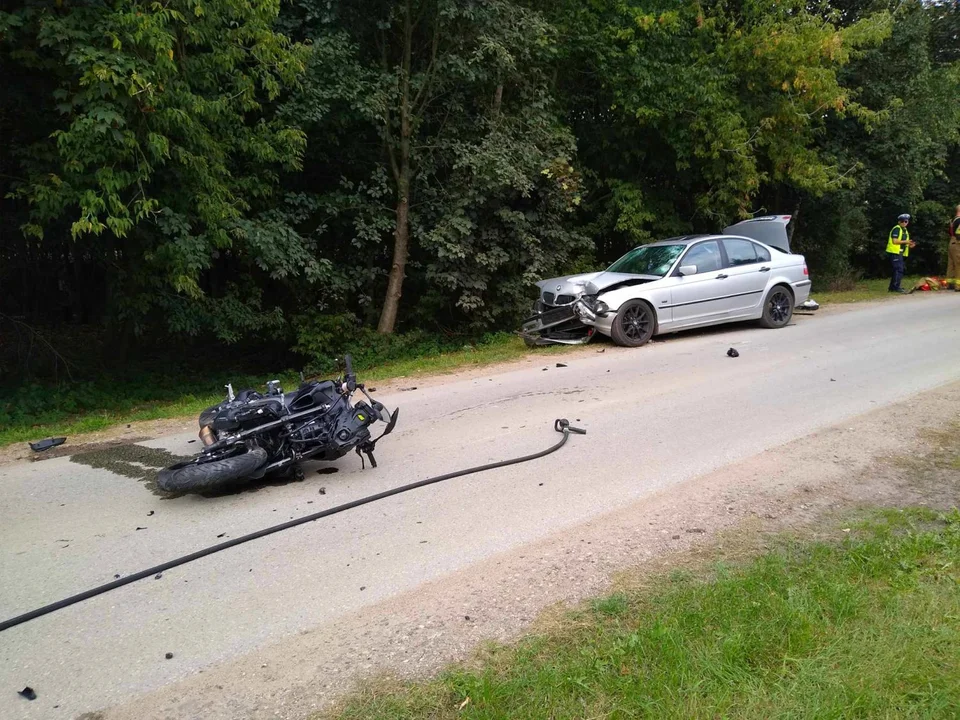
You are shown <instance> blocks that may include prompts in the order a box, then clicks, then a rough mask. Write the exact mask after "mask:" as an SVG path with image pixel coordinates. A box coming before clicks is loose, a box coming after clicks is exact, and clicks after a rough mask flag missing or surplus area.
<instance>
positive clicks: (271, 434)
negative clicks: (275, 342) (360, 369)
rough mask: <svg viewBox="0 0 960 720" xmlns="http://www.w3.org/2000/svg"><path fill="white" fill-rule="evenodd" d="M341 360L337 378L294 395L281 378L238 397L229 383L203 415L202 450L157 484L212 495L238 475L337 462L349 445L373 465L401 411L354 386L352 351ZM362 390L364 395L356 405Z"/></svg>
mask: <svg viewBox="0 0 960 720" xmlns="http://www.w3.org/2000/svg"><path fill="white" fill-rule="evenodd" d="M344 364H345V368H344V372H343V373H342V374H341V376H340V377H339V378H338V379H337V380H336V381H331V380H325V381H316V380H314V381H310V382H301V385H300V387H299V388H298V389H297V390H294V391H292V392H286V393H285V392H284V391H283V389H282V388H281V387H280V383H279V381H277V380H272V381H270V382H268V383H267V391H266V394H260V393H258V392H255V391H254V390H243V391H241V392H239V393H237V394H236V395H234V392H233V387H232V386H231V385H227V386H226V387H227V397H226V398H225V399H224V401H223V402H221V403H220V404H219V405H215V406H213V407H210V408H207V409H206V410H204V411H203V412H202V413H201V414H200V419H199V424H200V439H201V440H202V441H203V444H204V448H203V450H202V451H201V452H200V454H199V455H197V457H195V458H193V459H192V460H188V461H186V462H181V463H177V464H176V465H172V466H170V467H168V468H166V469H164V470H161V471H160V472H159V473H158V474H157V486H158V487H159V488H160V489H161V490H163V491H164V492H214V491H218V490H221V489H223V488H226V487H230V486H234V485H236V484H237V483H238V482H239V481H241V480H257V479H259V478H262V477H264V476H265V475H267V474H270V473H277V472H281V471H291V470H293V471H298V470H299V463H300V462H301V461H303V460H306V459H308V458H312V459H315V460H322V461H327V462H329V461H332V460H336V459H338V458H341V457H343V456H344V455H346V454H347V453H348V452H350V451H351V450H353V451H355V452H356V453H357V455H359V456H360V459H361V462H362V461H363V456H364V455H366V457H367V458H369V460H370V464H371V465H372V466H373V467H376V466H377V461H376V458H374V455H373V452H374V450H375V449H376V445H377V442H378V441H379V440H380V439H381V438H382V437H384V436H385V435H389V434H390V433H391V432H393V429H394V427H395V426H396V424H397V417H398V415H399V412H400V411H399V410H395V411H394V412H393V414H390V413H389V412H388V411H387V409H386V407H384V406H383V404H382V403H380V402H378V401H376V400H374V399H373V398H372V397H370V395H369V394H368V393H367V391H366V389H365V388H364V386H363V385H362V384H359V383H357V376H356V374H354V372H353V365H352V362H351V359H350V356H349V355H348V356H347V357H346V358H345V360H344ZM357 391H359V392H360V394H362V395H363V398H364V399H359V400H356V402H355V401H354V399H355V398H354V396H355V393H356V392H357ZM378 420H379V421H381V422H383V423H385V424H386V428H385V429H384V431H383V432H382V433H381V434H380V435H379V437H377V438H376V439H373V438H372V436H371V433H370V426H371V425H373V424H374V423H375V422H377V421H378ZM364 466H366V463H364Z"/></svg>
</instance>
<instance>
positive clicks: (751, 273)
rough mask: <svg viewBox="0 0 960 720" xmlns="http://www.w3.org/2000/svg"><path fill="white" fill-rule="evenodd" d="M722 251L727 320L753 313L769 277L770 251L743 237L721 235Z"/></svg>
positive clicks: (760, 300)
mask: <svg viewBox="0 0 960 720" xmlns="http://www.w3.org/2000/svg"><path fill="white" fill-rule="evenodd" d="M723 249H724V250H725V251H726V258H727V263H726V268H725V269H724V272H725V273H726V274H727V275H728V276H729V277H728V278H727V288H728V292H727V299H726V301H725V307H726V309H727V311H728V312H729V313H730V319H731V320H732V319H734V318H745V317H751V316H755V315H756V314H757V311H758V309H759V307H760V304H761V303H762V302H763V292H764V290H766V287H767V279H768V278H769V277H770V267H771V265H770V253H769V251H768V250H767V249H766V248H765V247H763V246H761V245H757V244H756V243H755V242H752V241H750V240H747V239H746V238H723Z"/></svg>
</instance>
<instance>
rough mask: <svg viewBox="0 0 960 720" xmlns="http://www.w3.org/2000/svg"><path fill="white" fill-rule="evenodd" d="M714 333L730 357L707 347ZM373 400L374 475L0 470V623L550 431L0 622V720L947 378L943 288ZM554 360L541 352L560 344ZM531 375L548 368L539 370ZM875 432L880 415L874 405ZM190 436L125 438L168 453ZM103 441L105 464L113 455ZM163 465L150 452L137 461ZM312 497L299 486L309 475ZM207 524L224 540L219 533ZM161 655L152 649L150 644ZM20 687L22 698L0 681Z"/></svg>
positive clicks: (408, 580) (136, 683)
mask: <svg viewBox="0 0 960 720" xmlns="http://www.w3.org/2000/svg"><path fill="white" fill-rule="evenodd" d="M730 346H735V347H737V348H738V349H739V351H740V357H739V358H737V359H731V358H728V357H726V354H725V353H726V350H727V348H728V347H730ZM596 349H597V350H600V349H604V352H602V353H600V352H593V351H588V352H587V353H585V354H583V355H580V356H576V357H573V358H571V359H569V360H564V362H567V363H568V367H564V368H557V367H555V366H554V363H555V360H551V361H549V362H548V363H545V362H544V360H543V359H542V358H540V359H535V360H533V361H532V362H530V363H528V364H526V365H525V367H522V368H519V369H514V370H510V371H508V372H505V373H501V374H497V375H494V376H492V377H490V378H470V379H460V380H455V381H452V382H449V383H446V384H439V385H435V386H431V387H424V388H422V389H419V390H416V391H410V392H402V393H397V394H396V395H393V396H390V397H381V398H380V399H381V400H383V401H384V402H385V403H386V404H387V405H388V406H389V407H391V408H392V407H395V406H397V405H399V406H400V407H401V422H400V425H399V426H398V429H397V432H396V433H395V434H394V435H393V436H391V437H390V438H389V439H388V440H385V441H384V442H383V443H382V444H381V447H380V450H379V452H378V461H379V463H380V467H379V468H377V469H376V470H371V469H369V468H368V469H367V470H366V471H362V470H361V469H360V461H359V459H358V458H357V457H356V456H353V455H352V456H349V457H347V458H344V459H343V460H341V461H339V462H338V463H336V466H337V467H338V468H339V471H338V472H337V473H336V474H328V475H319V474H317V473H316V468H317V467H319V466H318V465H311V466H309V467H308V473H307V479H306V481H305V482H302V483H290V484H286V485H282V486H266V487H260V488H257V489H256V490H255V491H248V492H242V493H239V494H235V495H229V496H224V497H219V498H200V497H183V498H178V499H174V500H164V499H161V498H159V497H158V496H156V495H155V494H153V493H152V492H151V491H150V489H149V488H148V486H147V485H146V484H145V483H144V482H142V481H141V480H138V479H137V475H138V474H140V475H144V474H146V473H145V472H143V465H142V464H141V465H138V464H137V463H138V462H139V463H143V462H144V461H145V459H146V461H147V463H148V464H149V462H150V461H155V460H156V457H152V458H151V457H148V456H142V457H141V456H135V455H134V456H131V455H130V454H129V453H128V454H127V455H122V454H115V455H109V454H108V455H106V456H104V457H101V458H100V459H99V460H97V461H95V462H94V464H95V465H96V464H100V465H104V464H106V465H108V466H109V467H112V468H114V469H116V470H120V471H122V473H123V474H120V473H118V472H111V471H109V470H107V469H104V468H103V467H100V468H98V467H93V466H91V465H90V464H89V463H90V461H89V460H88V461H87V463H86V464H84V463H82V462H77V461H75V460H72V459H70V458H58V459H51V460H47V461H43V462H37V463H19V464H15V465H8V466H5V467H0V617H3V618H8V617H11V616H13V615H17V614H19V613H21V612H24V611H27V610H30V609H32V608H34V607H37V606H40V605H43V604H46V603H49V602H52V601H54V600H57V599H60V598H62V597H65V596H67V595H71V594H73V593H75V592H78V591H80V590H84V589H87V588H89V587H92V586H95V585H98V584H101V583H103V582H107V581H109V580H111V579H113V577H114V576H115V574H121V575H122V574H127V573H130V572H133V571H135V570H139V569H141V568H144V567H148V566H151V565H154V564H156V563H159V562H161V561H163V560H166V559H169V558H171V557H174V556H178V555H181V554H184V553H188V552H191V551H193V550H195V549H198V548H201V547H204V546H207V545H210V544H213V543H216V542H219V541H221V540H222V539H224V538H226V537H236V536H237V535H240V534H243V533H246V532H250V531H252V530H256V529H259V528H262V527H265V526H267V525H271V524H274V523H277V522H281V521H283V520H287V519H289V518H291V517H296V516H299V515H303V514H307V513H310V512H314V511H317V510H320V509H322V508H324V507H330V506H333V505H338V504H341V503H343V502H347V501H349V500H352V499H355V498H358V497H362V496H365V495H368V494H371V493H374V492H378V491H380V490H383V489H386V488H390V487H394V486H396V485H400V484H404V483H408V482H412V481H414V480H418V479H422V478H424V477H427V476H430V475H434V474H440V473H443V472H448V471H450V470H453V469H457V468H461V467H464V466H469V465H477V464H481V463H486V462H490V461H494V460H499V459H503V458H506V457H511V456H514V455H519V454H525V453H529V452H533V451H536V450H540V449H543V448H545V447H547V446H549V445H550V444H552V443H554V442H555V441H556V440H557V438H558V436H557V435H556V434H555V433H554V432H553V428H552V425H553V420H554V419H555V418H557V417H567V418H569V419H570V420H571V421H576V424H579V425H582V426H583V427H585V428H587V429H588V430H589V434H588V435H586V436H584V437H579V436H574V437H572V438H571V439H570V442H569V443H568V445H567V447H566V448H564V449H563V450H561V451H560V452H559V453H557V454H555V455H552V456H550V457H548V458H544V459H542V460H538V461H535V462H532V463H529V464H525V465H520V466H514V467H511V468H507V469H503V470H498V471H494V472H491V473H487V474H484V475H475V476H471V477H468V478H462V479H457V480H453V481H450V482H447V483H443V484H441V485H437V486H431V487H429V488H426V489H423V490H418V491H415V492H413V493H409V494H406V495H402V496H399V497H395V498H391V499H388V500H385V501H383V502H379V503H375V504H373V505H368V506H364V507H362V508H358V509H356V510H352V511H349V512H347V513H344V514H341V515H338V516H336V517H332V518H329V519H326V520H321V521H319V522H316V523H311V524H308V525H304V526H300V527H298V528H295V529H292V530H289V531H286V532H283V533H280V534H277V535H273V536H270V537H268V538H264V539H261V540H258V541H255V542H253V543H249V544H247V545H244V546H242V547H238V548H234V549H231V550H228V551H226V552H223V553H220V554H217V555H215V556H211V557H208V558H205V559H202V560H200V561H197V562H195V563H192V564H190V565H187V566H183V567H181V568H177V569H175V570H172V571H169V572H167V573H164V575H163V577H161V578H159V579H148V580H144V581H141V582H138V583H134V584H132V585H129V586H126V587H124V588H121V589H119V590H117V591H114V592H111V593H108V594H107V595H103V596H100V597H98V598H95V599H92V600H89V601H86V602H83V603H81V604H79V605H75V606H73V607H71V608H68V609H65V610H62V611H60V612H57V613H55V614H53V615H49V616H46V617H44V618H40V619H37V620H34V621H32V622H29V623H27V624H25V625H21V626H19V627H16V628H13V629H10V630H7V631H5V632H2V633H0V717H2V718H4V719H6V718H31V719H33V718H44V719H47V718H73V717H75V716H76V715H77V714H79V713H82V712H86V711H92V710H96V709H98V708H102V707H105V706H110V705H113V704H115V703H119V702H124V701H128V700H130V699H131V698H133V697H136V696H137V695H139V694H142V693H145V692H148V691H150V690H153V689H156V688H158V687H160V686H161V685H164V684H166V683H169V682H171V681H174V680H176V679H179V678H183V677H186V676H188V675H191V674H193V673H196V672H198V671H201V670H202V669H204V668H207V667H210V666H213V665H216V664H217V663H220V662H222V661H225V660H227V659H230V658H233V657H236V656H238V655H239V654H243V653H248V652H251V651H254V650H256V649H257V648H258V647H261V646H263V645H264V644H266V643H275V642H277V641H280V640H282V639H283V638H284V637H286V636H290V635H293V634H295V633H297V632H300V631H302V630H304V629H307V628H311V627H315V626H318V625H321V624H326V623H330V622H335V621H336V619H337V618H338V617H340V616H343V615H344V614H346V613H349V612H352V611H355V610H356V609H358V608H360V607H362V606H365V605H368V604H372V603H376V602H378V601H380V600H382V599H385V598H388V597H391V596H393V595H395V594H397V593H400V592H403V591H405V590H409V589H411V588H414V587H417V586H418V585H420V584H422V583H424V582H426V581H429V580H431V579H435V578H437V577H440V576H442V575H444V574H447V573H449V572H451V571H454V570H457V569H461V568H464V567H466V566H469V565H470V564H471V563H474V562H476V561H478V560H480V559H483V558H486V557H489V556H491V555H493V554H495V553H498V552H501V551H504V550H508V549H511V548H515V547H517V546H519V545H521V544H523V543H526V542H529V541H531V540H534V539H537V538H540V537H543V536H544V535H545V534H547V533H548V532H550V531H553V530H555V529H556V528H558V527H563V526H565V525H572V524H577V523H580V522H583V521H585V520H587V519H590V518H592V517H595V516H597V515H599V514H601V513H604V512H606V511H610V510H612V509H615V508H617V507H618V506H620V505H622V504H625V503H627V502H630V501H633V500H636V499H638V498H640V497H642V496H644V495H646V494H649V493H651V492H654V491H657V490H662V489H664V488H668V487H669V486H670V485H672V484H675V483H678V482H680V481H683V480H685V479H688V478H690V477H694V476H697V475H699V474H702V473H705V472H707V471H710V470H712V469H714V468H717V467H719V466H722V465H726V464H728V463H731V462H734V461H736V460H737V459H738V458H744V457H749V456H751V455H754V454H756V453H758V452H761V451H763V450H766V449H768V448H771V447H774V446H776V445H778V444H780V443H783V442H785V441H788V440H791V439H794V438H796V437H798V436H801V435H805V434H808V433H811V432H814V431H816V430H817V429H819V428H821V427H824V426H827V425H832V424H835V423H837V422H839V421H842V420H844V419H845V418H849V417H853V416H856V415H858V414H861V413H864V412H868V411H871V410H874V409H877V408H878V407H883V406H885V405H888V404H892V403H894V402H897V401H900V400H903V399H904V398H908V397H910V396H911V395H913V394H915V393H918V392H920V391H923V390H928V389H930V388H934V387H937V386H939V385H941V384H945V383H948V382H952V381H955V380H958V379H960V362H958V361H957V358H960V296H957V295H954V294H950V295H944V296H933V297H930V296H922V297H921V296H912V297H905V298H897V299H896V300H895V301H892V302H887V303H880V304H876V305H872V306H866V307H863V308H858V309H854V310H841V311H835V312H829V313H825V314H823V315H819V316H813V317H809V316H805V317H798V318H797V319H796V321H795V323H794V324H793V325H791V326H790V327H788V328H785V329H783V330H778V331H771V330H762V329H758V328H754V327H750V326H736V327H731V328H727V329H722V330H714V331H710V332H704V333H699V334H694V335H690V334H688V335H679V336H674V337H672V338H669V339H666V340H664V341H661V342H657V343H653V344H651V345H649V346H647V347H645V348H641V349H638V350H630V351H621V350H618V349H615V348H613V347H612V346H609V345H605V344H598V345H597V346H596ZM561 360H563V358H561ZM544 368H547V369H546V370H544ZM890 431H891V432H897V418H896V417H891V418H890ZM191 439H193V436H192V435H186V436H176V437H169V438H163V439H160V440H156V441H150V442H147V443H143V444H142V445H143V446H146V447H150V448H162V449H164V450H167V451H170V452H172V453H177V454H190V453H191V452H192V451H195V449H196V448H197V445H196V444H188V442H187V441H188V440H191ZM124 457H126V458H127V460H124ZM159 457H162V454H160V455H159ZM321 488H325V490H326V492H325V493H324V494H320V489H321ZM221 534H222V535H223V537H220V536H221ZM167 652H173V653H174V659H173V660H166V659H165V658H164V656H165V653H167ZM25 685H29V686H31V687H33V688H34V689H35V690H36V691H37V693H38V696H39V697H38V699H37V700H36V701H33V702H28V701H26V700H23V699H21V698H19V697H18V696H17V695H16V691H17V690H19V689H21V688H22V687H23V686H25Z"/></svg>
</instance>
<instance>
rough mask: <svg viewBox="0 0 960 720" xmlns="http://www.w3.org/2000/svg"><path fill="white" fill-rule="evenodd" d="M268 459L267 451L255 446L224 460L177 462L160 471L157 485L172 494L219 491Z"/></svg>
mask: <svg viewBox="0 0 960 720" xmlns="http://www.w3.org/2000/svg"><path fill="white" fill-rule="evenodd" d="M266 460H267V451H266V450H264V449H263V448H258V447H255V448H251V449H249V450H247V451H246V452H244V453H241V454H239V455H233V456H231V457H227V458H223V459H222V460H211V461H209V462H196V461H188V462H182V463H177V464H176V465H171V466H170V467H168V468H165V469H164V470H161V471H160V472H159V473H157V487H158V488H160V489H161V490H162V491H163V492H169V493H182V492H197V493H202V492H216V491H218V490H222V489H224V488H226V487H229V486H231V485H233V484H234V483H236V481H237V480H242V479H243V478H245V477H248V476H250V475H252V474H253V473H255V472H256V471H257V470H259V469H260V466H261V465H263V463H264V462H266Z"/></svg>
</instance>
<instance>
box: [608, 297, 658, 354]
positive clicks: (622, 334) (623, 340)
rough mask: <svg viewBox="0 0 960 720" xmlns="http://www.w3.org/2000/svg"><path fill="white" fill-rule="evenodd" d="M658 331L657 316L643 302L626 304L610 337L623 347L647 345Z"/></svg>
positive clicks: (615, 322)
mask: <svg viewBox="0 0 960 720" xmlns="http://www.w3.org/2000/svg"><path fill="white" fill-rule="evenodd" d="M656 329H657V315H656V313H655V312H654V311H653V308H652V307H650V306H649V305H648V304H647V303H645V302H644V301H643V300H630V301H629V302H627V303H624V304H623V305H622V306H621V307H620V310H619V311H617V316H616V317H615V318H614V319H613V325H612V326H611V328H610V337H612V338H613V341H614V342H615V343H616V344H617V345H620V346H622V347H640V346H641V345H646V344H647V342H648V341H649V340H650V338H652V337H653V333H654V331H655V330H656Z"/></svg>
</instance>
